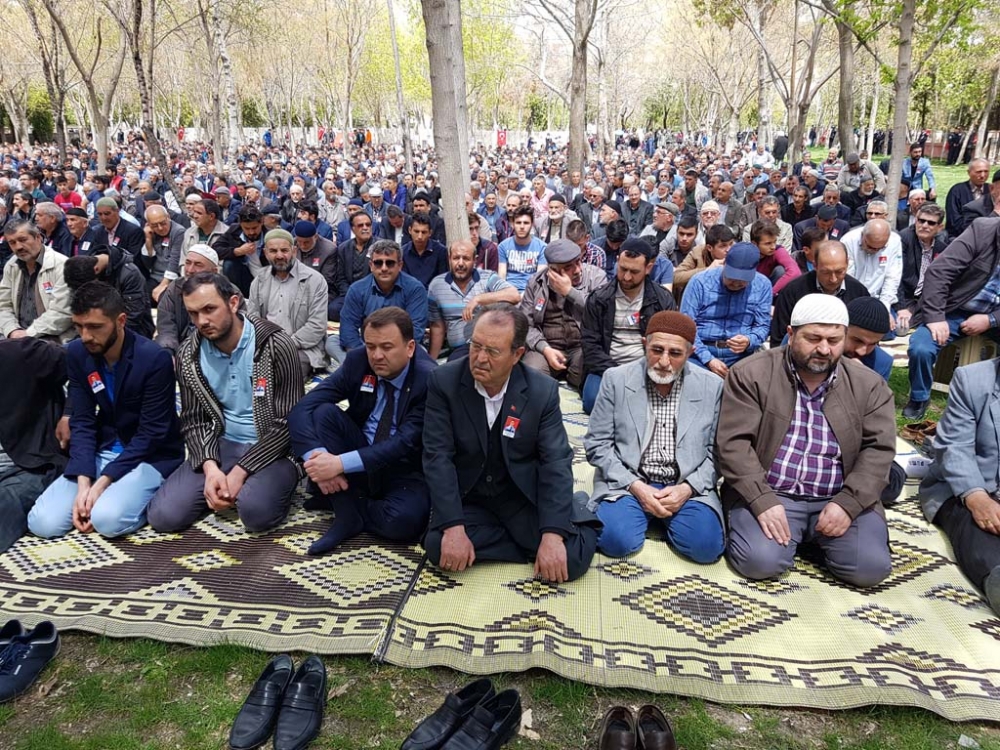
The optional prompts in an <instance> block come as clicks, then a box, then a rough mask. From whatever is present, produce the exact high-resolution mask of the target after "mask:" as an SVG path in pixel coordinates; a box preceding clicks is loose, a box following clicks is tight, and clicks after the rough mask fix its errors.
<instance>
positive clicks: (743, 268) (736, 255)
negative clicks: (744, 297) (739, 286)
mask: <svg viewBox="0 0 1000 750" xmlns="http://www.w3.org/2000/svg"><path fill="white" fill-rule="evenodd" d="M758 263H760V250H758V249H757V246H756V245H754V244H753V243H750V242H737V243H736V244H735V245H733V246H732V247H731V248H729V253H728V254H727V255H726V264H725V265H724V266H723V267H722V278H724V279H729V280H731V281H747V282H750V281H753V277H754V275H755V274H756V273H757V264H758Z"/></svg>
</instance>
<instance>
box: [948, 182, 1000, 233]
mask: <svg viewBox="0 0 1000 750" xmlns="http://www.w3.org/2000/svg"><path fill="white" fill-rule="evenodd" d="M998 215H1000V169H998V170H997V171H996V172H994V173H993V183H992V184H991V185H990V189H989V190H988V191H987V193H986V195H984V196H983V197H982V198H979V199H977V200H974V201H970V202H969V203H966V204H965V205H964V206H962V221H963V222H964V224H963V226H964V227H965V228H966V229H968V228H969V227H970V226H971V225H972V222H973V221H975V220H976V219H981V218H985V217H987V216H992V217H993V218H996V217H997V216H998ZM948 234H949V235H951V237H952V238H954V237H955V235H954V234H953V233H952V232H951V231H949V232H948Z"/></svg>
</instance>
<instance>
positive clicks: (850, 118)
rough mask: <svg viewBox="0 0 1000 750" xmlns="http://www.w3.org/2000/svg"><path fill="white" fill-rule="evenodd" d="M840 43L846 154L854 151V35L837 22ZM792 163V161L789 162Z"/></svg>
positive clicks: (840, 113) (840, 125)
mask: <svg viewBox="0 0 1000 750" xmlns="http://www.w3.org/2000/svg"><path fill="white" fill-rule="evenodd" d="M837 40H838V43H839V45H840V103H839V105H838V109H837V138H838V140H839V141H840V148H841V150H842V151H844V155H845V156H846V155H847V153H848V152H850V151H854V150H855V148H856V146H855V143H854V35H853V34H852V33H851V30H850V28H849V27H848V26H847V24H845V23H841V22H840V21H838V22H837ZM789 163H791V162H789Z"/></svg>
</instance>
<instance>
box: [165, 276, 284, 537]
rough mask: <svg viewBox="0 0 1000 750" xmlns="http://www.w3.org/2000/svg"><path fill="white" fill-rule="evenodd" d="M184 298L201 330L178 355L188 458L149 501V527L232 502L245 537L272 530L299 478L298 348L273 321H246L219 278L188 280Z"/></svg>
mask: <svg viewBox="0 0 1000 750" xmlns="http://www.w3.org/2000/svg"><path fill="white" fill-rule="evenodd" d="M181 297H182V299H183V300H184V307H185V308H186V309H187V313H188V316H189V317H190V319H191V324H192V325H193V326H194V328H195V330H194V332H193V333H191V335H190V336H188V338H187V339H185V341H184V343H183V344H181V347H180V349H178V350H177V380H178V384H179V386H180V392H181V412H182V414H183V418H182V421H183V428H184V435H185V438H186V443H187V451H188V459H187V461H185V462H184V463H183V464H181V466H180V467H179V468H178V469H177V470H176V471H175V472H174V473H173V474H171V475H170V476H169V477H168V478H167V481H166V482H164V483H163V487H161V488H160V490H159V492H157V493H156V495H155V496H154V497H153V500H152V502H151V503H150V506H149V523H150V525H151V526H152V527H153V528H154V529H156V530H157V531H162V532H173V531H180V530H181V529H186V528H187V527H188V526H190V525H191V524H193V523H194V522H195V521H197V520H198V519H199V518H201V516H202V515H204V514H205V513H206V512H207V511H209V510H212V511H216V512H218V511H221V510H227V509H229V508H232V507H233V506H235V507H236V510H237V511H238V512H239V516H240V520H241V521H242V522H243V525H244V526H245V527H246V529H247V531H266V530H267V529H270V528H273V527H274V526H277V525H278V524H279V523H280V522H281V521H282V519H284V517H285V514H286V513H287V512H288V506H289V502H290V499H291V495H292V492H293V491H294V490H295V485H296V484H297V483H298V480H299V472H298V468H297V467H296V465H295V463H294V462H293V460H292V458H291V455H290V453H289V451H290V448H291V443H290V441H289V438H288V423H287V422H286V421H285V417H286V416H287V414H288V412H289V411H291V409H292V407H293V406H294V405H295V404H296V403H297V402H298V401H299V399H300V398H302V392H303V386H302V370H301V368H300V367H299V355H298V350H297V349H296V347H295V344H294V343H293V342H292V339H291V338H290V337H289V336H288V334H287V333H285V332H284V331H282V330H281V328H280V327H278V326H277V325H275V324H274V323H271V322H270V321H267V320H261V319H260V318H255V317H254V316H252V315H241V314H240V313H239V312H238V310H239V307H240V304H241V297H240V295H239V294H238V292H237V291H236V287H235V286H233V284H232V283H231V282H230V281H229V279H227V278H226V277H225V276H222V275H221V274H217V273H197V274H195V275H194V276H188V277H187V278H185V280H184V283H183V284H182V286H181ZM161 351H163V352H165V353H166V350H165V349H163V350H161ZM169 356H170V355H169V353H167V357H169ZM173 398H174V397H173V393H172V392H171V404H172V403H173Z"/></svg>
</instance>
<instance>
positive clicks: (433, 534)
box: [424, 529, 441, 565]
mask: <svg viewBox="0 0 1000 750" xmlns="http://www.w3.org/2000/svg"><path fill="white" fill-rule="evenodd" d="M424 552H425V553H427V560H428V561H429V562H430V563H431V564H432V565H437V564H438V563H439V562H440V561H441V530H440V529H428V530H427V534H426V535H425V536H424Z"/></svg>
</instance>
